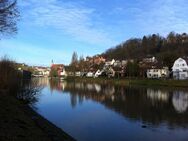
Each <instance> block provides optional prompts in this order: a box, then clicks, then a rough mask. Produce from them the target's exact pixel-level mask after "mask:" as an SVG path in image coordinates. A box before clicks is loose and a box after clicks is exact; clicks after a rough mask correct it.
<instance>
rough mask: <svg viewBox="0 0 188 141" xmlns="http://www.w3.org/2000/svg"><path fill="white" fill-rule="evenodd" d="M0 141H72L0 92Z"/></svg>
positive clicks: (11, 97)
mask: <svg viewBox="0 0 188 141" xmlns="http://www.w3.org/2000/svg"><path fill="white" fill-rule="evenodd" d="M0 106H1V108H0V125H1V126H0V140H1V141H74V139H73V138H72V137H71V136H69V135H68V134H66V133H65V132H64V131H62V130H61V129H60V128H57V127H56V126H55V125H53V124H52V123H50V122H49V121H47V120H46V119H44V118H43V117H42V116H40V115H39V114H37V113H36V112H35V111H34V110H33V109H32V108H30V107H29V106H28V105H26V104H23V103H22V102H21V101H19V100H17V99H16V98H14V97H13V96H9V95H7V94H5V93H4V92H2V91H0Z"/></svg>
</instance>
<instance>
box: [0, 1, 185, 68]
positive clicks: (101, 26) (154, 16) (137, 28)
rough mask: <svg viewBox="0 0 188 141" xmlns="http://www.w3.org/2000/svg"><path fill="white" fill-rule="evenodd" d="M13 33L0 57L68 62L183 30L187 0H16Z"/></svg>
mask: <svg viewBox="0 0 188 141" xmlns="http://www.w3.org/2000/svg"><path fill="white" fill-rule="evenodd" d="M18 6H19V10H20V13H21V18H20V21H19V22H18V34H17V35H15V36H14V37H13V38H8V39H3V40H0V56H4V55H7V56H9V57H10V58H12V59H14V60H16V61H18V62H25V63H27V64H29V65H50V64H51V60H52V59H53V60H54V62H55V63H64V64H68V63H69V62H70V60H71V55H72V53H73V51H76V52H77V53H78V55H84V56H87V55H90V56H91V55H95V54H98V53H102V52H104V51H105V50H106V49H108V48H110V47H113V46H115V45H117V44H119V43H121V42H122V41H125V40H127V39H129V38H132V37H142V36H143V35H148V34H152V33H159V34H161V35H163V36H166V35H167V34H168V33H169V32H170V31H175V32H178V33H182V32H188V28H187V27H188V16H187V11H188V1H187V0H178V1H177V0H155V1H153V0H27V1H26V0H18Z"/></svg>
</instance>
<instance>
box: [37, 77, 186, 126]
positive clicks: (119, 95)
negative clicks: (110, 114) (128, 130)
mask: <svg viewBox="0 0 188 141" xmlns="http://www.w3.org/2000/svg"><path fill="white" fill-rule="evenodd" d="M40 83H41V84H44V85H49V86H50V89H51V92H53V91H54V90H55V91H58V92H61V93H62V94H64V92H65V93H70V101H71V105H72V108H75V107H76V106H77V105H78V104H82V103H83V101H87V100H92V101H95V102H98V103H100V104H103V105H105V106H106V107H107V108H109V109H111V110H114V111H116V112H117V113H119V114H121V115H123V116H124V117H126V118H129V119H130V120H142V121H143V122H148V123H152V124H153V125H159V124H161V123H163V122H165V123H167V124H168V125H169V126H174V125H176V126H183V127H184V126H185V125H186V126H187V125H188V112H187V107H188V92H187V91H173V90H167V89H151V88H139V87H121V86H114V85H109V84H104V85H99V84H93V83H84V82H83V83H77V82H66V81H63V82H62V81H58V80H50V81H48V79H45V80H42V81H40ZM177 119H178V120H177Z"/></svg>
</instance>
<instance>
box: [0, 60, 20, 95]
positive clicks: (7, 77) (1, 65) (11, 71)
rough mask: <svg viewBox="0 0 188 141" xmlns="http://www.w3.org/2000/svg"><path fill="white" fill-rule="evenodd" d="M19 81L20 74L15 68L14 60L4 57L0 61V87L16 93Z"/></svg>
mask: <svg viewBox="0 0 188 141" xmlns="http://www.w3.org/2000/svg"><path fill="white" fill-rule="evenodd" d="M20 83H21V75H20V73H19V72H18V70H16V67H15V62H14V61H11V60H9V59H8V58H6V57H4V58H2V59H1V61H0V89H1V90H2V89H3V90H8V91H9V92H10V93H17V91H18V90H19V87H20Z"/></svg>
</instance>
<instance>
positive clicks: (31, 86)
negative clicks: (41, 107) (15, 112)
mask: <svg viewBox="0 0 188 141" xmlns="http://www.w3.org/2000/svg"><path fill="white" fill-rule="evenodd" d="M41 80H42V79H31V80H30V79H28V80H23V81H22V87H21V89H20V91H19V93H18V94H17V98H18V99H19V100H21V101H23V102H25V103H27V104H29V105H31V106H32V107H33V108H34V107H35V106H34V105H35V103H36V102H37V101H38V100H39V94H40V92H41V90H42V88H43V87H44V86H42V85H41V82H40V81H41Z"/></svg>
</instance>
